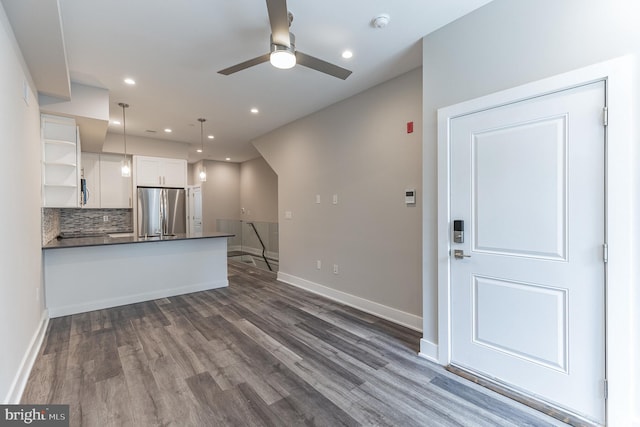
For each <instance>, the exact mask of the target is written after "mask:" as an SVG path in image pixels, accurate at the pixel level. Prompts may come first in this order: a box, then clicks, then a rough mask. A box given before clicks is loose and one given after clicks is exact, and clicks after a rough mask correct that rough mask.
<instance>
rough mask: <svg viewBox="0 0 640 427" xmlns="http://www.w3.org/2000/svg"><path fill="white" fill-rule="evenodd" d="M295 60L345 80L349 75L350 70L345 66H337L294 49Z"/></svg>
mask: <svg viewBox="0 0 640 427" xmlns="http://www.w3.org/2000/svg"><path fill="white" fill-rule="evenodd" d="M296 62H297V63H298V64H300V65H304V66H305V67H309V68H312V69H314V70H316V71H320V72H321V73H325V74H329V75H331V76H333V77H337V78H339V79H342V80H346V79H347V77H349V76H350V75H351V71H350V70H347V69H346V68H342V67H338V66H337V65H334V64H331V63H330V62H327V61H323V60H322V59H318V58H315V57H313V56H311V55H307V54H305V53H302V52H300V51H296Z"/></svg>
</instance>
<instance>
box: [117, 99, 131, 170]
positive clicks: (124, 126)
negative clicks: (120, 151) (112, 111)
mask: <svg viewBox="0 0 640 427" xmlns="http://www.w3.org/2000/svg"><path fill="white" fill-rule="evenodd" d="M118 105H119V106H121V107H122V133H123V136H124V155H123V158H124V161H126V160H127V116H126V114H125V112H124V109H125V108H129V104H125V103H124V102H120V103H119V104H118Z"/></svg>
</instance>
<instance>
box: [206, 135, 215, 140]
mask: <svg viewBox="0 0 640 427" xmlns="http://www.w3.org/2000/svg"><path fill="white" fill-rule="evenodd" d="M207 138H209V139H213V138H215V136H213V135H209V136H207Z"/></svg>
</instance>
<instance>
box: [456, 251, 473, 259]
mask: <svg viewBox="0 0 640 427" xmlns="http://www.w3.org/2000/svg"><path fill="white" fill-rule="evenodd" d="M453 256H454V257H455V259H464V258H471V255H465V254H464V251H463V250H462V249H454V250H453Z"/></svg>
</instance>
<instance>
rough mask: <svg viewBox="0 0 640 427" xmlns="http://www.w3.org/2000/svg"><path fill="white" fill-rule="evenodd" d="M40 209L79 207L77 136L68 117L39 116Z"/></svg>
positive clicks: (78, 139)
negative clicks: (40, 144)
mask: <svg viewBox="0 0 640 427" xmlns="http://www.w3.org/2000/svg"><path fill="white" fill-rule="evenodd" d="M41 137H42V206H43V207H52V208H77V207H79V206H80V169H79V167H78V161H79V159H80V136H79V132H78V127H77V126H76V121H75V120H74V119H70V118H67V117H58V116H51V115H48V114H43V115H42V116H41Z"/></svg>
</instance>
